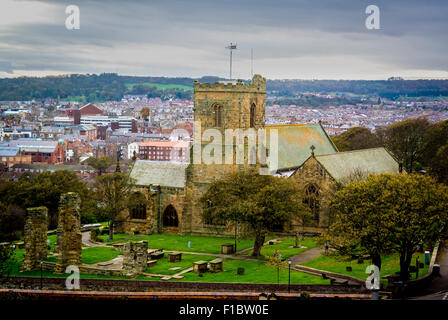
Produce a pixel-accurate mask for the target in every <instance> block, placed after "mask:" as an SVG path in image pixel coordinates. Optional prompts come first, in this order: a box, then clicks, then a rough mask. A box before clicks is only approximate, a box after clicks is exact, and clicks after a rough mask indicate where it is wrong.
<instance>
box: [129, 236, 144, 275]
mask: <svg viewBox="0 0 448 320" xmlns="http://www.w3.org/2000/svg"><path fill="white" fill-rule="evenodd" d="M147 266H148V241H140V242H132V241H130V242H128V243H126V244H125V245H124V247H123V275H125V276H127V277H135V276H136V275H137V274H138V273H140V272H142V271H144V270H145V269H146V268H147Z"/></svg>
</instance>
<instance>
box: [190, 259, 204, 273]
mask: <svg viewBox="0 0 448 320" xmlns="http://www.w3.org/2000/svg"><path fill="white" fill-rule="evenodd" d="M193 272H194V273H204V272H207V261H203V260H200V261H196V262H194V263H193Z"/></svg>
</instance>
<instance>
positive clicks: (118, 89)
mask: <svg viewBox="0 0 448 320" xmlns="http://www.w3.org/2000/svg"><path fill="white" fill-rule="evenodd" d="M194 80H199V81H201V82H215V81H218V80H223V79H222V78H219V77H215V76H206V77H202V78H199V79H194V78H170V77H135V76H119V75H117V74H115V73H103V74H99V75H96V74H87V75H80V74H74V75H64V76H49V77H42V78H36V77H20V78H9V79H0V101H13V100H32V99H45V98H54V99H56V98H58V97H59V98H60V99H62V100H77V101H80V102H86V101H89V102H97V101H107V100H121V98H122V97H123V95H125V94H145V95H147V96H148V97H161V98H181V99H191V98H192V89H193V85H194ZM266 85H267V91H268V94H270V95H275V96H278V97H285V98H293V97H296V96H297V94H299V93H301V92H318V93H333V94H335V93H352V94H357V95H373V96H381V97H386V98H390V99H393V98H396V97H399V96H411V97H417V96H441V95H442V96H448V80H401V79H398V80H385V81H361V80H268V81H267V84H266Z"/></svg>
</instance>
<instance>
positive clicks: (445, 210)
mask: <svg viewBox="0 0 448 320" xmlns="http://www.w3.org/2000/svg"><path fill="white" fill-rule="evenodd" d="M330 206H331V207H332V209H333V210H334V212H335V213H334V214H335V217H334V218H333V219H332V220H333V223H332V225H331V226H330V228H329V234H330V236H332V239H333V241H334V242H335V243H336V244H339V245H341V247H343V248H349V247H351V248H353V247H356V246H360V247H361V248H362V249H363V250H365V251H367V252H368V253H369V254H370V255H371V257H372V262H373V263H374V264H375V265H377V266H378V267H381V254H387V253H390V252H397V253H398V254H399V255H400V278H401V279H402V280H408V279H409V266H410V263H411V259H412V255H413V254H414V253H415V252H416V250H417V245H418V244H419V243H421V242H428V241H430V242H434V241H437V240H439V239H440V238H441V237H442V236H443V235H444V234H445V233H446V223H447V222H446V221H447V218H448V188H447V187H446V186H444V185H440V184H437V182H436V181H435V180H434V179H433V178H431V177H428V176H422V175H417V174H411V175H404V174H403V175H394V174H381V175H370V176H368V177H367V179H366V180H365V181H357V182H353V183H349V184H348V185H346V186H345V187H344V188H343V189H341V190H339V191H337V192H336V193H335V194H334V196H333V197H332V199H331V202H330Z"/></svg>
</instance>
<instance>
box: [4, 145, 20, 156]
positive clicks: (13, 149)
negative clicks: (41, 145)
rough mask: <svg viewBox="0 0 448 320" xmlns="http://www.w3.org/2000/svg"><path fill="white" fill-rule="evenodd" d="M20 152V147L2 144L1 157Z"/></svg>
mask: <svg viewBox="0 0 448 320" xmlns="http://www.w3.org/2000/svg"><path fill="white" fill-rule="evenodd" d="M18 153H19V148H18V147H3V146H0V157H14V156H16V155H17V154H18Z"/></svg>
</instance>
